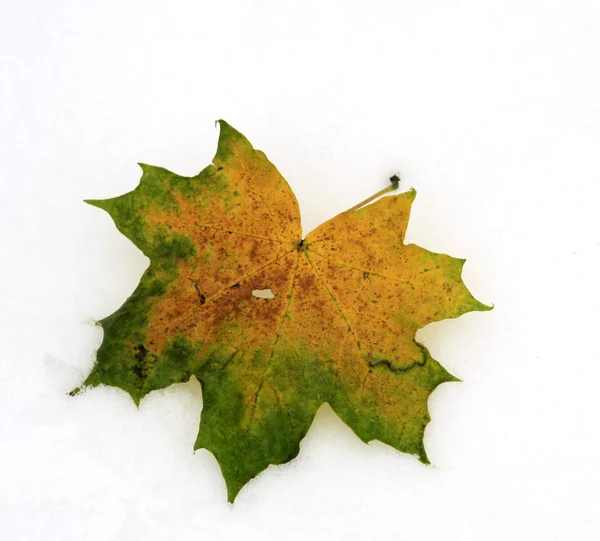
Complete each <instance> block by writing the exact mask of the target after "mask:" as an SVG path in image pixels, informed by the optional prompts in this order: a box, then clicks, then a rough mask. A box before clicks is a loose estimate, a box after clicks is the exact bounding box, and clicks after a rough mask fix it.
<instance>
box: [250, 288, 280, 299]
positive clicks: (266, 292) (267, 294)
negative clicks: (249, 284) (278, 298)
mask: <svg viewBox="0 0 600 541" xmlns="http://www.w3.org/2000/svg"><path fill="white" fill-rule="evenodd" d="M252 295H253V296H254V297H256V298H257V299H274V298H275V295H273V292H272V291H271V290H270V289H253V290H252Z"/></svg>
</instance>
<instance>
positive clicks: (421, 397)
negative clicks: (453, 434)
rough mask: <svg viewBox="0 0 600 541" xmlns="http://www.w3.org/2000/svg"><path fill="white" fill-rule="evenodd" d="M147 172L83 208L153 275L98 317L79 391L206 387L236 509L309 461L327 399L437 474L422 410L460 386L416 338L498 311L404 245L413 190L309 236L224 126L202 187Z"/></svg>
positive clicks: (274, 179)
mask: <svg viewBox="0 0 600 541" xmlns="http://www.w3.org/2000/svg"><path fill="white" fill-rule="evenodd" d="M140 165H141V167H142V171H143V175H142V178H141V181H140V184H139V186H138V187H137V188H136V189H135V190H133V191H132V192H129V193H127V194H125V195H122V196H120V197H116V198H113V199H105V200H93V201H87V202H88V203H90V204H91V205H94V206H96V207H99V208H101V209H104V210H105V211H107V212H108V213H109V214H110V216H111V217H112V219H113V220H114V222H115V224H116V226H117V228H118V229H119V231H121V232H122V233H123V234H124V235H125V236H127V237H128V238H129V239H131V241H132V242H133V243H134V244H135V245H136V246H137V247H138V248H139V249H140V250H142V252H143V253H144V254H145V255H146V256H148V257H149V258H150V266H149V267H148V269H147V270H146V272H145V273H144V275H143V276H142V278H141V281H140V284H139V286H138V287H137V289H136V290H135V291H134V292H133V294H132V295H131V296H130V297H129V298H128V299H127V301H126V302H125V304H124V305H123V306H122V307H121V308H119V309H118V310H117V311H116V312H115V313H114V314H112V315H110V316H108V317H107V318H105V319H103V320H102V321H101V322H100V323H101V325H102V327H103V329H104V339H103V342H102V345H101V346H100V348H99V350H98V354H97V361H96V364H95V366H94V367H93V369H92V371H91V373H90V375H89V376H88V378H87V379H86V381H85V383H84V385H85V386H96V385H101V384H104V385H112V386H114V387H119V388H121V389H123V390H124V391H126V392H127V393H129V394H130V395H131V397H132V398H133V400H134V401H135V403H136V404H139V402H140V400H141V399H142V398H143V397H144V396H145V395H146V394H148V393H149V392H151V391H154V390H156V389H163V388H165V387H168V386H169V385H171V384H173V383H180V382H185V381H188V380H189V379H190V377H191V376H192V375H193V376H195V377H196V378H197V379H198V380H199V381H200V383H201V385H202V390H203V402H204V406H203V410H202V415H201V422H200V430H199V434H198V438H197V440H196V444H195V449H200V448H205V449H208V450H209V451H210V452H211V453H213V454H214V456H215V457H216V458H217V460H218V462H219V464H220V466H221V470H222V472H223V475H224V477H225V481H226V483H227V490H228V497H229V500H230V501H233V500H234V499H235V497H236V495H237V494H238V492H239V491H240V489H241V488H242V487H243V486H244V484H246V483H247V482H248V481H249V480H250V479H251V478H253V477H254V476H256V475H257V474H258V473H259V472H261V471H262V470H264V469H265V468H266V467H267V466H268V465H269V464H281V463H284V462H287V461H289V460H291V459H292V458H294V457H295V456H296V455H297V454H298V451H299V445H300V441H301V439H302V438H303V437H304V435H305V434H306V432H307V431H308V429H309V427H310V425H311V423H312V420H313V418H314V416H315V413H316V412H317V410H318V409H319V407H320V406H321V405H322V404H323V403H324V402H327V403H329V404H330V406H331V407H332V408H333V410H334V411H335V412H336V413H337V414H338V415H339V417H340V418H341V419H342V420H343V421H344V422H345V423H346V424H347V425H348V426H349V427H350V428H351V429H352V430H353V431H354V432H355V433H356V434H357V435H358V437H359V438H360V439H361V440H363V441H365V442H368V441H371V440H380V441H382V442H384V443H387V444H389V445H391V446H392V447H395V448H396V449H398V450H400V451H403V452H406V453H411V454H415V455H417V456H418V457H419V458H420V460H421V461H423V462H425V463H427V462H428V460H427V455H426V453H425V448H424V446H423V433H424V430H425V426H426V425H427V423H428V422H429V420H430V418H429V414H428V411H427V399H428V397H429V395H430V394H431V393H432V391H433V390H434V389H435V388H436V387H437V386H438V385H439V384H440V383H443V382H448V381H456V379H455V378H454V377H453V376H452V375H450V374H449V373H448V372H447V371H446V370H445V369H444V368H442V366H441V365H440V364H439V363H438V362H437V361H435V360H434V359H433V358H432V357H431V356H430V354H429V352H428V351H427V349H426V348H425V347H424V346H422V345H421V344H419V343H417V342H416V341H415V333H416V332H417V330H418V329H420V328H422V327H424V326H425V325H427V324H428V323H431V322H433V321H440V320H442V319H446V318H454V317H457V316H460V315H461V314H464V313H466V312H469V311H473V310H488V309H489V308H488V307H487V306H485V305H483V304H481V303H479V302H478V301H476V300H475V299H474V298H473V296H472V295H471V294H470V293H469V291H468V290H467V288H466V287H465V285H464V284H463V282H462V280H461V272H462V267H463V264H464V262H465V261H464V260H463V259H456V258H453V257H450V256H448V255H444V254H437V253H432V252H429V251H427V250H425V249H423V248H420V247H418V246H415V245H412V244H408V245H406V244H404V233H405V230H406V226H407V224H408V219H409V214H410V208H411V205H412V202H413V200H414V198H415V192H414V190H411V191H408V192H405V193H402V194H400V195H396V196H390V197H384V198H381V199H379V200H377V201H376V202H375V203H373V204H371V205H367V206H364V207H362V208H360V209H358V210H351V211H347V212H343V213H342V214H339V215H338V216H336V217H334V218H332V219H331V220H329V221H328V222H326V223H324V224H323V225H321V226H319V227H318V228H317V229H315V230H314V231H313V232H311V233H310V234H309V235H308V236H307V237H306V238H305V239H302V238H301V233H302V229H301V225H300V212H299V209H298V203H297V201H296V198H295V197H294V194H293V193H292V190H291V189H290V187H289V185H288V184H287V182H286V181H285V180H284V178H283V177H282V176H281V175H280V174H279V172H278V171H277V169H276V168H275V167H274V166H273V165H272V164H271V163H270V162H269V161H268V159H267V157H266V156H265V155H264V154H263V153H262V152H260V151H258V150H255V149H254V148H253V147H252V145H251V144H250V143H249V142H248V140H247V139H246V138H245V137H244V136H243V135H241V134H240V133H239V132H237V131H236V130H235V129H233V128H232V127H231V126H230V125H229V124H227V123H226V122H224V121H220V136H219V144H218V150H217V154H216V156H215V158H214V161H213V164H211V165H209V166H208V167H206V168H205V169H204V170H203V171H201V172H200V173H199V174H198V175H197V176H195V177H181V176H178V175H175V174H174V173H171V172H169V171H167V170H166V169H162V168H160V167H154V166H149V165H142V164H140ZM261 293H262V294H261Z"/></svg>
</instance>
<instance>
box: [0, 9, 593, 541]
mask: <svg viewBox="0 0 600 541" xmlns="http://www.w3.org/2000/svg"><path fill="white" fill-rule="evenodd" d="M218 118H224V119H226V120H227V121H228V122H230V123H231V124H232V125H233V126H234V127H236V128H237V129H239V130H240V131H242V133H244V134H245V135H246V136H247V137H248V138H249V139H250V141H251V142H252V143H253V144H254V145H255V146H256V147H257V148H260V149H262V150H264V151H265V152H266V153H267V155H268V156H269V158H270V159H271V160H272V161H273V162H274V163H275V164H276V166H277V167H278V168H279V170H280V171H281V172H282V174H283V175H284V176H285V177H286V178H287V180H288V181H289V183H290V184H291V186H292V188H293V190H294V191H295V193H296V195H297V197H298V200H299V202H300V207H301V211H302V213H303V218H304V228H305V231H306V232H308V231H309V230H310V229H312V228H314V227H316V226H317V225H318V224H319V223H321V222H323V221H325V220H326V219H328V218H330V217H331V216H333V215H335V214H337V213H338V212H340V211H342V210H345V209H346V208H348V207H350V206H352V205H354V204H355V203H357V202H358V201H360V200H362V199H364V198H365V197H367V196H369V195H371V193H373V192H375V191H377V190H378V189H380V188H382V187H384V186H385V185H386V183H387V178H388V177H389V176H390V175H391V174H392V173H396V172H399V173H400V175H401V177H402V187H403V188H405V189H407V188H409V187H414V188H416V190H417V192H418V195H417V199H416V201H415V205H414V211H413V214H412V219H411V223H410V226H409V232H408V238H407V240H408V241H409V242H415V243H418V244H420V245H421V246H423V247H425V248H428V249H431V250H434V251H440V252H445V253H449V254H451V255H454V256H456V257H465V258H466V259H467V264H466V266H465V271H464V280H465V282H466V283H467V285H468V286H469V287H470V289H471V290H472V291H473V293H474V294H475V295H476V296H477V297H478V298H479V299H480V300H481V301H483V302H486V303H493V304H495V306H496V308H495V310H494V311H492V312H490V313H472V314H468V315H465V316H463V317H461V318H459V319H457V320H452V321H446V322H441V323H437V324H434V325H431V326H429V327H427V328H426V329H424V330H423V331H420V333H419V338H420V339H421V340H422V341H423V342H424V343H425V344H426V345H427V347H429V348H430V350H431V352H432V354H433V355H434V356H435V357H436V358H437V359H438V360H439V361H440V362H441V363H442V364H443V365H444V366H445V367H446V368H448V369H449V370H450V371H451V372H452V373H454V374H455V375H456V376H458V377H459V378H461V379H462V380H463V383H461V384H446V385H443V386H441V387H440V388H439V389H438V390H437V391H436V392H435V393H434V394H433V396H432V398H431V400H430V410H431V414H432V417H433V421H432V423H431V424H430V425H429V427H428V429H427V432H426V437H425V439H426V448H427V451H428V453H429V456H430V459H431V461H432V466H429V467H427V466H424V465H422V464H421V463H419V462H418V461H417V459H415V458H414V457H412V456H408V455H404V454H401V453H398V452H396V451H395V450H393V449H391V448H390V447H387V446H385V445H383V444H380V443H377V442H374V443H371V444H370V445H365V444H363V443H361V442H360V441H359V440H358V438H357V437H356V436H354V435H353V433H352V432H351V430H349V429H348V428H347V427H345V426H344V425H343V424H342V422H341V421H340V420H339V419H338V418H337V417H336V416H335V415H334V414H333V413H332V411H331V410H330V409H329V408H328V407H327V406H325V407H323V409H322V410H321V411H320V412H319V414H318V416H317V419H316V421H315V423H314V425H313V427H312V428H311V430H310V432H309V434H308V436H307V437H306V439H305V440H304V441H303V443H302V448H301V452H300V455H299V457H298V458H297V459H296V460H294V461H293V462H292V463H290V464H287V465H283V466H280V467H270V468H269V469H268V470H267V471H265V472H263V473H262V474H261V475H260V476H259V477H258V478H256V479H255V480H253V481H252V482H250V483H249V484H248V485H247V486H246V487H245V488H244V489H243V490H242V492H241V493H240V495H239V497H238V499H237V501H236V502H235V504H234V505H233V506H232V505H230V504H228V503H227V502H226V492H225V484H224V481H223V479H222V477H221V474H220V471H219V467H218V464H217V462H216V460H215V459H214V457H213V456H212V455H210V454H209V453H208V452H206V451H199V452H197V453H195V454H194V453H193V452H192V446H193V443H194V440H195V438H196V432H197V429H198V420H199V415H200V411H201V407H202V400H201V396H202V393H201V389H200V385H199V384H198V383H197V382H196V381H195V380H194V381H191V382H189V383H187V384H184V385H177V386H174V387H172V388H169V389H166V390H164V391H161V392H155V393H153V394H151V395H150V396H148V397H147V398H146V399H144V400H143V402H142V404H141V406H140V408H139V409H136V407H135V406H134V405H133V403H132V401H131V400H130V399H129V398H128V396H126V395H125V394H124V393H123V392H122V391H119V390H117V389H113V388H97V389H93V390H91V391H89V392H86V393H84V394H82V395H80V396H78V397H75V398H73V397H70V396H68V395H67V394H66V393H67V392H68V391H69V390H70V389H72V388H73V387H74V386H76V385H78V384H79V383H80V382H81V381H82V380H83V378H84V377H85V375H86V374H87V373H88V372H89V370H90V368H91V367H92V364H93V362H94V354H95V350H96V348H97V347H98V345H99V343H100V341H101V338H102V330H101V329H100V328H99V327H97V326H95V325H94V321H95V320H97V319H101V318H102V317H105V316H107V315H108V314H110V313H112V312H113V311H115V310H116V309H117V308H118V307H119V306H120V305H121V304H122V303H123V302H124V300H125V299H126V298H127V296H128V295H129V294H130V293H131V292H132V291H133V289H134V288H135V286H136V285H137V282H138V280H139V278H140V276H141V274H142V272H143V270H144V268H145V267H146V265H147V260H146V259H145V257H144V256H143V255H142V254H141V253H140V252H139V251H138V250H137V249H136V248H135V247H134V246H133V245H132V244H131V242H130V241H128V240H127V239H126V238H125V237H124V236H122V235H121V234H120V233H119V232H118V231H117V229H116V228H115V227H114V225H113V224H112V222H111V220H110V218H109V217H108V215H107V214H105V213H103V212H102V211H100V210H99V209H96V208H92V207H90V206H87V205H85V204H83V202H82V200H83V199H84V198H105V197H112V196H116V195H119V194H122V193H125V192H127V191H129V190H131V189H133V188H134V187H135V186H136V185H137V183H138V180H139V177H140V173H141V171H140V169H139V168H138V166H137V165H136V163H137V162H145V163H150V164H155V165H160V166H164V167H166V168H168V169H170V170H172V171H174V172H177V173H179V174H183V175H194V174H196V173H197V172H198V171H200V169H202V168H203V167H204V166H205V165H207V164H208V163H210V161H211V160H212V157H213V155H214V152H215V149H216V142H217V136H218V132H217V130H216V129H215V126H214V121H215V120H216V119H218ZM599 185H600V4H599V3H598V2H595V1H583V0H582V1H575V2H567V1H556V0H540V1H531V0H519V1H516V0H507V1H504V2H496V1H494V2H492V1H487V0H464V1H463V0H455V1H450V2H448V1H434V0H430V1H423V2H418V1H414V0H411V1H406V0H396V1H377V0H371V1H369V2H366V1H349V0H346V1H313V0H303V1H298V2H295V1H286V0H281V1H266V0H261V1H246V2H244V1H242V0H238V1H227V0H219V1H217V0H211V1H182V0H171V1H168V2H167V1H161V2H157V1H147V0H145V1H141V0H139V1H124V0H118V1H117V0H107V1H105V0H103V1H99V0H92V1H85V2H83V1H79V2H78V1H75V0H70V1H68V0H55V1H53V2H43V1H41V0H40V1H33V0H22V1H18V2H10V1H9V0H2V2H1V3H0V227H1V229H0V231H1V234H0V258H1V259H0V538H1V539H2V540H3V541H17V540H18V541H21V540H23V541H38V540H44V541H45V540H61V541H65V540H90V541H96V540H113V539H114V540H119V541H120V540H123V541H130V540H138V539H139V540H144V541H145V540H158V539H173V540H179V539H181V540H186V541H189V540H192V539H194V540H210V541H216V540H222V539H223V540H228V539H236V540H237V539H243V540H251V539H261V540H270V539H273V540H286V541H287V540H305V539H308V540H311V541H312V540H314V541H317V540H327V541H329V540H344V541H351V540H365V539H366V540H369V539H377V540H379V541H384V540H395V541H402V540H410V541H417V540H418V541H429V540H460V541H471V540H472V541H481V540H486V541H495V540H498V541H506V540H511V541H518V540H524V541H525V540H526V541H532V540H544V541H548V540H568V541H582V540H598V539H600V497H599V491H600V437H599V434H598V426H599V424H598V413H599V407H598V402H599V400H598V396H599V391H598V389H599V385H600V383H599V380H600V346H599V345H598V333H599V330H600V308H599V305H600V285H599V275H600V272H599V268H600V267H599V264H600V218H599V209H598V207H599V203H600V190H599Z"/></svg>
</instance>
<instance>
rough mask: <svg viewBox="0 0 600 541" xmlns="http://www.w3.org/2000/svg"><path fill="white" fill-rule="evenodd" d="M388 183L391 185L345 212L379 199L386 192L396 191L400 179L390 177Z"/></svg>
mask: <svg viewBox="0 0 600 541" xmlns="http://www.w3.org/2000/svg"><path fill="white" fill-rule="evenodd" d="M390 182H391V184H390V185H389V186H388V187H387V188H384V189H383V190H379V191H378V192H377V193H374V194H373V195H372V196H371V197H367V198H366V199H365V200H364V201H361V202H360V203H358V204H356V205H354V206H353V207H352V208H349V209H348V210H347V211H346V212H350V211H351V210H358V209H359V208H361V207H364V206H365V205H367V204H368V203H370V202H371V201H373V200H374V199H377V198H378V197H381V196H382V195H385V194H386V193H388V192H393V191H394V190H397V189H398V185H399V184H400V177H399V176H398V175H392V176H391V177H390Z"/></svg>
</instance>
